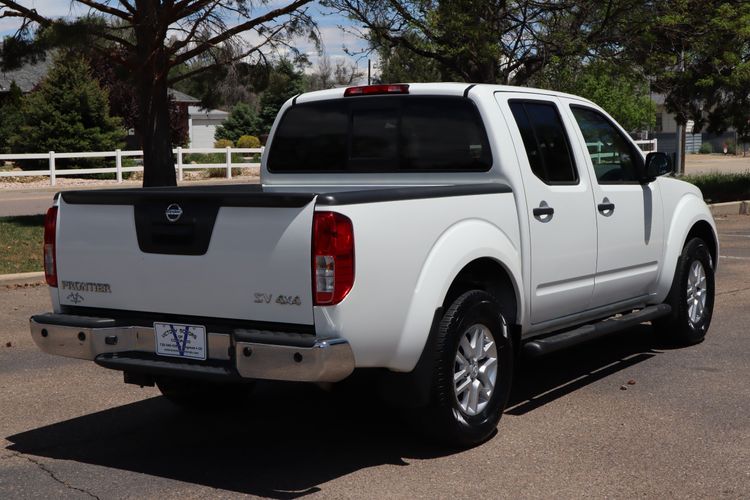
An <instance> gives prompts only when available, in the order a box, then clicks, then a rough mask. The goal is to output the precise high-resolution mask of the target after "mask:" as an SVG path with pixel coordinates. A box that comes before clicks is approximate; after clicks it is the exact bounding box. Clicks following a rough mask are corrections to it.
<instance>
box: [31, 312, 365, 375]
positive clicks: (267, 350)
mask: <svg viewBox="0 0 750 500" xmlns="http://www.w3.org/2000/svg"><path fill="white" fill-rule="evenodd" d="M30 327H31V337H32V338H33V339H34V342H35V343H36V345H37V346H39V348H40V349H41V350H42V351H44V352H46V353H49V354H56V355H58V356H65V357H69V358H78V359H87V360H92V361H97V363H99V364H100V365H102V366H106V367H108V368H114V369H118V370H125V371H127V370H129V369H130V370H135V371H139V372H142V373H149V372H153V373H155V374H158V373H167V371H165V370H168V373H170V374H172V375H184V376H188V377H189V376H197V377H200V376H203V375H204V374H206V373H209V372H210V373H212V375H211V376H212V377H213V378H216V377H217V376H218V377H219V378H221V377H222V376H226V377H227V378H232V377H235V378H236V377H240V378H246V379H266V380H288V381H299V382H337V381H339V380H342V379H344V378H346V377H347V376H349V375H350V374H351V373H352V371H353V370H354V355H353V353H352V350H351V347H350V346H349V343H348V342H347V341H346V340H345V339H341V338H330V339H321V338H317V337H314V336H311V335H304V336H303V335H299V334H287V333H278V332H262V331H250V332H248V331H241V330H238V331H236V332H234V333H214V332H210V331H209V332H207V338H206V343H207V347H208V359H207V360H206V362H205V363H201V362H195V361H190V362H185V360H183V359H179V358H172V357H162V356H156V354H155V351H156V349H155V340H154V329H153V328H152V327H148V326H133V325H125V326H123V325H121V324H118V323H117V322H116V321H115V320H112V319H108V318H90V317H83V316H72V315H65V314H44V315H39V316H33V317H32V318H31V320H30ZM300 339H302V340H300ZM211 366H222V367H223V368H222V369H221V370H219V371H216V370H214V371H213V372H211ZM165 367H166V368H165ZM217 374H218V375H217Z"/></svg>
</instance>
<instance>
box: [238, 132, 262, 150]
mask: <svg viewBox="0 0 750 500" xmlns="http://www.w3.org/2000/svg"><path fill="white" fill-rule="evenodd" d="M237 147H238V148H259V147H260V139H258V138H257V137H255V136H254V135H243V136H242V137H240V138H239V139H237Z"/></svg>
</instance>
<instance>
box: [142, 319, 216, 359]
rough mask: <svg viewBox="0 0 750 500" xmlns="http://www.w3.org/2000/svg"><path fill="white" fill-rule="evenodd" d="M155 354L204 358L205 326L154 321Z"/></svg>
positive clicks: (205, 350) (205, 351)
mask: <svg viewBox="0 0 750 500" xmlns="http://www.w3.org/2000/svg"><path fill="white" fill-rule="evenodd" d="M154 336H155V337H156V339H155V340H156V354H158V355H160V356H172V357H175V358H190V359H206V353H207V349H206V327H205V326H200V325H182V324H179V323H154Z"/></svg>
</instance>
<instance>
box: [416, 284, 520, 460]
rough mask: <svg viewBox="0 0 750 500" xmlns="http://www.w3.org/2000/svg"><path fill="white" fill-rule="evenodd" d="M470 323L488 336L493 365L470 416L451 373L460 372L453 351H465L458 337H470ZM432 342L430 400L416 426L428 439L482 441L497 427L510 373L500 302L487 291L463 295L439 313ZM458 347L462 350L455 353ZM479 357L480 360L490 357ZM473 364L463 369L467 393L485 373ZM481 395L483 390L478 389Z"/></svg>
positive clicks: (455, 443) (508, 345)
mask: <svg viewBox="0 0 750 500" xmlns="http://www.w3.org/2000/svg"><path fill="white" fill-rule="evenodd" d="M476 325H480V326H481V327H484V328H486V330H484V329H480V330H481V331H482V332H485V333H486V332H487V331H488V332H489V333H490V334H491V336H492V337H493V338H494V342H495V347H496V359H497V364H496V365H497V366H496V376H495V381H494V388H493V389H492V391H491V393H490V394H491V395H490V397H489V398H488V399H487V400H486V401H484V402H483V403H481V404H477V405H475V406H476V408H473V411H474V412H475V414H470V413H468V412H467V411H469V412H471V411H472V408H469V409H468V410H467V409H465V407H462V404H464V405H466V406H469V407H470V406H471V401H469V402H468V403H467V402H466V399H467V395H466V394H465V392H463V393H461V395H460V396H459V395H457V392H458V390H459V389H458V388H457V387H456V385H455V384H454V376H455V375H456V373H457V372H461V371H462V366H461V365H460V364H459V358H458V354H457V353H459V352H463V351H465V348H464V346H465V345H466V344H464V346H461V341H462V338H463V337H464V336H465V335H468V336H470V335H471V333H470V332H471V331H476V330H475V329H474V328H473V327H475V326H476ZM467 338H468V337H467ZM482 338H483V339H488V338H489V337H482ZM435 340H436V341H435V344H434V345H435V356H436V357H435V360H436V362H435V369H434V372H433V377H432V381H431V386H432V391H431V397H430V403H429V405H428V406H427V407H426V408H424V409H423V410H421V411H420V421H421V423H422V424H423V426H422V429H423V430H425V431H426V432H428V434H429V435H430V437H431V438H433V439H436V440H439V441H441V442H443V443H445V444H449V445H451V446H459V447H468V446H474V445H477V444H479V443H482V442H483V441H485V440H487V439H488V438H490V437H491V436H492V435H493V434H494V432H495V430H496V428H497V424H498V422H499V421H500V417H501V416H502V414H503V411H504V410H505V405H506V404H507V402H508V396H509V395H510V389H511V383H512V376H513V346H512V343H511V342H512V341H511V338H510V335H509V333H508V328H507V326H506V323H505V319H504V318H503V316H502V314H501V312H500V305H499V304H498V303H497V300H496V299H495V298H494V297H493V296H492V295H490V294H488V293H487V292H484V291H482V290H472V291H469V292H466V293H464V294H463V295H461V296H460V297H458V298H457V299H456V300H455V301H454V302H453V304H451V306H450V307H449V308H448V310H447V311H446V312H445V314H444V316H443V318H442V320H441V321H440V324H439V329H438V332H437V338H436V339H435ZM483 342H484V341H483ZM486 346H489V343H487V344H485V347H486ZM459 348H461V349H462V351H459ZM465 359H468V357H467V358H465ZM484 359H485V363H486V362H487V360H489V359H490V358H489V357H487V358H484ZM479 364H480V363H474V365H473V368H470V369H469V371H470V370H473V375H472V374H470V375H468V376H467V378H466V379H463V380H464V381H468V383H469V389H468V391H477V389H476V388H475V387H474V384H475V382H474V381H477V380H480V379H481V378H482V377H483V376H484V377H486V376H487V375H486V371H485V372H484V374H483V373H482V372H481V368H478V365H479ZM464 366H468V365H464ZM483 366H488V365H483ZM463 371H467V370H463ZM471 377H473V378H471ZM472 380H473V381H472ZM480 383H483V382H481V381H480ZM482 387H485V386H484V385H482ZM465 390H466V389H465ZM475 394H477V392H475ZM482 395H485V393H484V392H482ZM468 397H469V398H471V396H468ZM480 397H481V396H480ZM461 400H463V403H462V401H461ZM475 401H476V399H475ZM482 404H483V407H482Z"/></svg>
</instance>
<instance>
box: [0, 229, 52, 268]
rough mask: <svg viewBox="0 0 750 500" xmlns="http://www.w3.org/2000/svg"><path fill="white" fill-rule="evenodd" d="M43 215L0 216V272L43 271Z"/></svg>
mask: <svg viewBox="0 0 750 500" xmlns="http://www.w3.org/2000/svg"><path fill="white" fill-rule="evenodd" d="M43 240H44V215H28V216H23V217H0V274H13V273H28V272H32V271H43V270H44V263H43V261H42V242H43Z"/></svg>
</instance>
